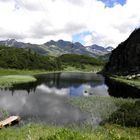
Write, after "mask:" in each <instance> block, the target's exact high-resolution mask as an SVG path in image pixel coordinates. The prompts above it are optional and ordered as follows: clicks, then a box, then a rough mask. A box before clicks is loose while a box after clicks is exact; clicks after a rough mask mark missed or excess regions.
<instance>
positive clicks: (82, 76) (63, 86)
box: [5, 73, 108, 96]
mask: <svg viewBox="0 0 140 140" xmlns="http://www.w3.org/2000/svg"><path fill="white" fill-rule="evenodd" d="M36 78H37V79H38V80H37V82H33V83H28V84H18V85H15V86H14V87H13V88H10V89H9V90H10V91H11V92H12V94H14V92H15V91H17V90H21V89H22V90H26V91H27V92H28V93H30V92H34V93H36V90H37V89H38V90H40V91H43V92H45V93H48V94H50V93H51V94H57V95H65V96H90V95H97V96H98V95H99V96H108V91H107V86H106V85H105V84H104V78H103V76H101V75H97V74H91V73H88V74H87V73H51V74H47V75H39V76H37V77H36ZM5 90H6V89H5Z"/></svg>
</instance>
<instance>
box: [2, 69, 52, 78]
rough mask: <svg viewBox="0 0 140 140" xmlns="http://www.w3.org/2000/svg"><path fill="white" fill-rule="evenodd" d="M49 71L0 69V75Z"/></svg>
mask: <svg viewBox="0 0 140 140" xmlns="http://www.w3.org/2000/svg"><path fill="white" fill-rule="evenodd" d="M48 72H49V71H46V70H18V69H0V76H6V75H36V74H43V73H44V74H45V73H48Z"/></svg>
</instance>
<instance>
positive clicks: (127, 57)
mask: <svg viewBox="0 0 140 140" xmlns="http://www.w3.org/2000/svg"><path fill="white" fill-rule="evenodd" d="M104 72H105V73H110V74H118V75H128V74H130V75H131V76H132V75H133V74H135V75H136V74H139V73H140V28H139V29H135V30H134V31H133V32H132V34H131V35H130V36H129V37H128V39H127V40H125V41H124V42H122V43H120V44H119V45H118V47H117V48H116V49H114V50H113V51H112V54H111V56H110V58H109V62H108V63H107V64H106V66H105V68H104ZM129 78H130V77H129ZM132 78H134V76H132ZM130 79H131V78H130Z"/></svg>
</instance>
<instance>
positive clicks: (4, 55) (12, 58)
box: [0, 46, 105, 73]
mask: <svg viewBox="0 0 140 140" xmlns="http://www.w3.org/2000/svg"><path fill="white" fill-rule="evenodd" d="M104 64H105V63H104V61H101V60H99V59H96V58H93V57H90V56H85V55H77V54H64V55H62V56H59V57H53V56H43V55H39V54H37V53H35V52H33V51H32V50H31V49H22V48H14V47H11V48H10V47H6V46H0V68H1V69H2V68H3V69H20V70H41V71H42V70H46V71H62V70H64V71H65V70H66V71H69V69H70V71H73V70H74V71H75V70H77V71H92V72H97V71H99V70H101V69H102V67H103V65H104ZM0 72H2V70H0ZM2 73H4V72H2Z"/></svg>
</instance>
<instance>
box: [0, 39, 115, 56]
mask: <svg viewBox="0 0 140 140" xmlns="http://www.w3.org/2000/svg"><path fill="white" fill-rule="evenodd" d="M0 45H6V46H8V47H16V48H30V49H32V50H33V51H35V52H37V53H39V54H42V55H52V56H60V55H62V54H81V55H88V56H93V57H97V56H102V55H105V54H108V53H110V52H111V51H112V50H113V48H112V47H107V48H104V47H102V46H98V45H96V44H94V45H91V46H83V45H82V44H81V43H79V42H76V43H73V42H70V41H64V40H58V41H53V40H51V41H48V42H46V43H44V44H41V45H38V44H31V43H23V42H18V41H16V40H15V39H8V40H4V41H0Z"/></svg>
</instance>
